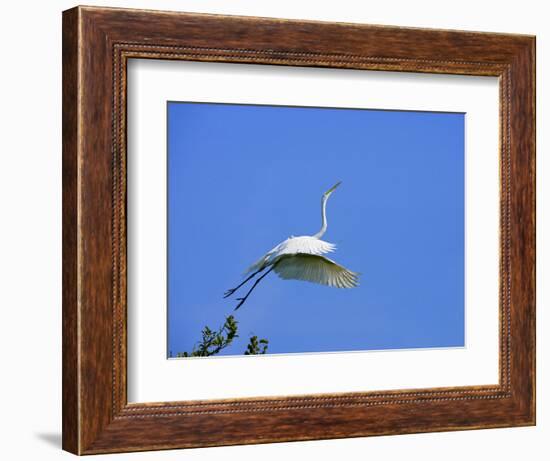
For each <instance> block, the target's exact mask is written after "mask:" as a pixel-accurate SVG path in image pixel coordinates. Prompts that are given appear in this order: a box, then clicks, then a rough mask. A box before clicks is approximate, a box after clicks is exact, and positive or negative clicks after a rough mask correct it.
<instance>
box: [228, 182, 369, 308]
mask: <svg viewBox="0 0 550 461" xmlns="http://www.w3.org/2000/svg"><path fill="white" fill-rule="evenodd" d="M340 184H341V182H338V183H336V184H335V185H334V186H332V187H331V188H330V189H329V190H327V191H326V192H325V193H324V194H323V198H322V199H321V219H322V226H321V230H320V231H319V232H317V233H316V234H315V235H303V236H299V237H294V236H292V237H290V238H288V239H286V240H285V241H284V242H281V243H279V245H277V246H276V247H275V248H273V249H272V250H270V251H269V252H267V253H266V254H265V255H264V256H262V258H260V259H259V260H258V261H257V262H255V263H254V264H253V265H252V266H250V267H249V268H248V269H247V270H246V272H245V274H244V275H247V274H250V273H251V274H250V275H249V276H248V277H247V278H246V279H245V280H244V281H243V282H241V283H240V284H239V285H237V286H236V287H235V288H231V289H229V290H227V291H226V292H225V294H224V298H227V297H228V296H231V295H232V294H233V293H235V291H237V290H238V289H239V288H240V287H242V286H243V285H244V284H245V283H246V282H248V281H249V280H251V279H252V278H254V277H255V276H256V275H258V274H259V273H260V272H262V271H264V270H266V269H268V268H269V269H268V270H267V272H265V273H264V274H262V275H261V276H260V277H258V278H257V279H256V281H255V282H254V284H253V285H252V287H251V288H250V290H248V293H246V295H245V296H244V297H242V298H237V301H239V304H238V305H237V307H236V308H235V310H237V309H238V308H239V307H241V306H242V304H243V303H244V302H245V301H246V299H247V298H248V297H249V296H250V293H252V291H253V290H254V288H256V286H257V285H258V283H260V281H261V280H262V279H263V278H264V277H265V276H266V275H267V274H269V273H270V272H271V271H273V270H274V271H275V272H276V273H277V275H278V276H279V277H280V278H282V279H284V280H290V279H294V280H305V281H308V282H313V283H319V284H322V285H328V286H330V287H335V288H354V287H356V286H357V285H358V284H359V283H358V278H359V274H357V273H356V272H352V271H350V270H349V269H346V268H345V267H342V266H340V265H339V264H337V263H335V262H334V261H333V260H331V259H329V258H327V257H325V256H322V255H323V254H325V253H330V252H332V251H334V250H335V249H336V245H334V244H332V243H328V242H325V241H323V240H321V237H322V236H323V235H324V234H325V232H326V230H327V200H328V198H329V197H330V195H331V194H332V193H333V192H334V191H335V190H336V188H337V187H338V186H339V185H340Z"/></svg>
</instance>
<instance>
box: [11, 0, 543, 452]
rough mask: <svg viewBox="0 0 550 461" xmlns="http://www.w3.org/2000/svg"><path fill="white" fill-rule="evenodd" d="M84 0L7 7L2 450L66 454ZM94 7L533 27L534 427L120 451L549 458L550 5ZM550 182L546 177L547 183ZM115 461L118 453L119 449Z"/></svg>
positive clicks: (275, 2)
mask: <svg viewBox="0 0 550 461" xmlns="http://www.w3.org/2000/svg"><path fill="white" fill-rule="evenodd" d="M75 4H76V3H73V2H71V1H65V0H58V1H49V2H38V1H35V2H29V1H20V2H15V1H12V2H5V3H4V4H3V5H2V13H1V15H0V37H1V40H0V43H1V44H2V45H1V46H2V57H3V60H2V66H1V72H0V82H1V84H0V126H1V131H0V213H1V214H0V216H1V217H2V220H1V221H0V315H1V316H2V317H1V319H0V350H1V354H2V356H1V362H0V366H1V368H0V369H1V375H2V378H1V379H0V395H1V396H2V400H3V402H2V408H1V409H0V425H1V426H0V433H1V434H2V437H1V440H2V444H1V445H0V450H1V451H0V453H1V457H2V458H4V459H10V460H11V459H41V460H45V461H47V460H50V459H69V458H70V457H71V456H72V455H70V454H67V453H65V452H62V451H61V449H60V446H61V11H62V10H64V9H67V8H70V7H72V6H74V5H75ZM87 4H90V5H109V6H123V7H135V8H155V9H166V10H179V11H197V12H208V13H222V14H242V15H254V16H272V17H283V18H295V19H318V20H327V21H346V22H359V23H360V22H363V23H373V24H390V25H402V26H417V27H435V28H453V29H464V30H484V31H494V32H516V33H528V34H536V35H537V48H538V52H537V61H538V65H537V67H538V72H537V82H538V90H537V93H538V94H537V105H538V110H537V113H538V121H537V127H538V130H537V132H538V140H537V141H538V142H537V145H538V165H537V170H538V178H537V183H538V198H537V206H538V232H537V235H538V237H537V240H538V242H537V244H538V267H537V284H538V322H537V323H538V327H537V330H538V331H537V332H538V334H537V338H538V339H537V346H538V373H537V374H538V386H537V388H538V399H537V400H538V405H537V410H538V425H537V426H536V427H530V428H517V429H494V430H483V431H466V432H454V433H452V432H451V433H437V434H418V435H406V436H391V437H374V438H359V439H347V440H329V441H316V442H299V443H296V442H295V443H284V444H270V445H254V446H242V447H229V448H223V447H222V448H208V449H197V450H186V451H181V450H173V451H165V452H156V453H135V454H124V455H117V459H135V460H152V459H155V460H169V459H178V460H198V461H204V460H217V459H221V458H223V459H225V460H227V461H230V460H237V459H238V460H258V459H262V460H264V459H265V460H271V459H279V458H290V459H299V458H306V459H307V458H313V459H322V460H324V459H327V460H328V459H335V458H340V459H365V458H370V459H390V460H392V459H402V458H406V459H408V460H416V459H419V460H420V459H421V460H423V461H427V460H440V459H445V460H446V461H452V460H464V459H468V458H473V459H475V458H478V457H481V456H487V457H490V458H491V459H499V460H500V461H505V460H513V459H514V460H515V459H530V460H542V459H547V458H546V457H547V456H548V455H547V453H544V451H546V452H548V445H549V442H548V440H549V438H550V398H548V392H550V391H549V390H550V372H549V370H550V366H549V365H548V364H545V362H548V360H549V358H550V351H549V348H550V340H549V335H550V332H549V329H550V328H549V327H550V317H548V315H547V314H546V313H545V310H547V309H548V308H550V305H549V300H548V293H549V289H548V285H549V284H548V283H546V286H545V283H544V280H545V278H546V279H547V278H548V277H545V275H546V274H547V267H548V264H549V263H550V250H549V248H550V247H549V246H548V245H546V246H545V245H544V243H545V242H544V241H543V240H544V237H545V236H548V231H549V225H550V223H549V220H550V213H549V212H547V213H543V210H544V208H545V207H548V203H550V171H548V169H549V165H550V162H549V161H548V160H545V158H544V155H543V154H544V152H545V151H546V150H547V146H548V143H549V142H550V141H549V139H550V136H548V135H547V133H546V132H544V130H543V127H545V126H546V127H548V126H549V125H550V116H549V115H548V113H549V107H550V96H549V93H548V89H547V87H546V86H545V85H544V82H545V81H548V79H549V78H550V45H549V42H550V29H548V24H549V22H550V14H549V13H548V12H547V11H546V8H545V2H541V1H536V0H522V1H521V2H518V1H514V2H511V1H504V0H501V1H487V2H480V1H479V0H473V1H472V0H462V1H461V2H452V3H449V2H441V1H435V0H434V1H430V0H416V1H407V0H400V1H394V0H386V1H384V2H359V1H356V0H355V1H354V0H339V1H333V0H330V1H321V0H317V1H306V0H303V1H301V2H298V1H296V0H264V1H258V0H232V1H227V0H226V1H222V0H180V1H175V0H174V1H169V0H158V1H152V0H149V1H147V0H133V1H116V0H105V1H104V2H96V1H93V0H89V1H88V2H87ZM546 177H548V180H546V184H544V183H543V181H544V178H546ZM102 458H105V456H99V457H97V458H95V459H102ZM112 459H114V458H112Z"/></svg>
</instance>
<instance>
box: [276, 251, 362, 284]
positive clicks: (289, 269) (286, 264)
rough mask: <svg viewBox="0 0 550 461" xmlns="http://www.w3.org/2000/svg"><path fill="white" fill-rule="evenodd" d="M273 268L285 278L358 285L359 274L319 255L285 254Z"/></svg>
mask: <svg viewBox="0 0 550 461" xmlns="http://www.w3.org/2000/svg"><path fill="white" fill-rule="evenodd" d="M273 270H274V271H275V272H276V273H277V274H278V275H279V277H281V278H282V279H285V280H289V279H294V280H305V281H308V282H313V283H320V284H322V285H328V286H330V287H335V288H354V287H356V286H358V285H359V274H357V273H355V272H352V271H350V270H348V269H346V268H345V267H342V266H340V265H339V264H337V263H335V262H334V261H332V260H331V259H329V258H326V257H324V256H320V255H312V254H302V253H299V254H293V255H285V256H282V257H281V258H280V259H279V260H278V261H276V263H275V264H274V265H273Z"/></svg>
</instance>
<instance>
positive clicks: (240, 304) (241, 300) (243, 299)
mask: <svg viewBox="0 0 550 461" xmlns="http://www.w3.org/2000/svg"><path fill="white" fill-rule="evenodd" d="M245 300H246V298H237V301H239V304H237V307H235V309H234V310H237V309H238V308H239V307H241V306H242V305H243V303H244V302H245Z"/></svg>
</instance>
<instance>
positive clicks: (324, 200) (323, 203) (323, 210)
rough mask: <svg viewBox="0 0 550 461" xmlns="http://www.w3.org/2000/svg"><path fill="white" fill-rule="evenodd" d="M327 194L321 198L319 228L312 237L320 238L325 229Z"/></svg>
mask: <svg viewBox="0 0 550 461" xmlns="http://www.w3.org/2000/svg"><path fill="white" fill-rule="evenodd" d="M327 199H328V197H327V196H323V198H322V200H321V220H322V224H321V230H320V231H319V232H317V233H316V234H315V235H314V236H313V237H315V238H318V239H320V238H321V237H322V236H323V235H325V232H326V231H327Z"/></svg>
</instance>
